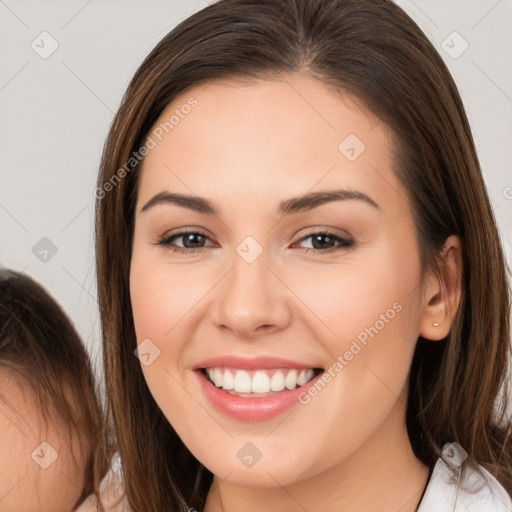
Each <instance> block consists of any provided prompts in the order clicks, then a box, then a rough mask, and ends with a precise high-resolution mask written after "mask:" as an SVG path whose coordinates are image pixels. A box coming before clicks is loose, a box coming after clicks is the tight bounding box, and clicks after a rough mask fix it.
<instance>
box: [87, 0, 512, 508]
mask: <svg viewBox="0 0 512 512" xmlns="http://www.w3.org/2000/svg"><path fill="white" fill-rule="evenodd" d="M95 195H96V197H97V198H98V203H97V267H98V291H99V300H100V305H101V316H102V325H103V335H104V361H105V371H106V385H107V394H108V404H109V411H108V412H109V418H110V419H111V423H112V424H113V425H114V426H115V436H116V440H117V448H118V451H119V455H120V459H121V462H122V475H123V480H122V481H121V482H118V485H122V486H123V487H124V490H125V493H126V496H125V498H124V506H125V507H126V508H130V509H131V510H134V511H143V510H144V511H162V510H180V511H185V510H191V509H196V510H199V511H206V512H217V511H224V512H230V511H236V510H244V511H253V510H268V511H272V510H288V511H296V510H297V511H299V510H311V511H312V510H327V509H330V510H333V509H334V510H344V511H356V510H357V511H360V510H365V511H374V510H375V511H376V510H379V511H383V510H386V511H387V510H390V511H391V510H393V511H395V510H401V511H410V512H413V511H420V512H427V511H429V510H437V511H444V510H446V511H448V510H450V511H451V510H464V508H463V507H465V510H477V508H473V509H472V508H471V507H473V506H474V507H476V506H480V507H481V508H479V509H478V510H483V509H485V510H495V511H498V510H499V511H502V510H509V508H510V507H512V502H511V501H510V494H511V493H512V453H511V452H512V449H511V447H512V444H511V436H510V434H511V424H510V420H509V419H508V418H507V417H506V412H505V405H506V404H507V403H508V396H507V394H506V391H507V388H506V386H504V384H506V371H507V366H508V364H509V358H510V351H509V344H508V340H509V313H510V309H509V308H510V293H509V288H508V285H507V276H506V272H505V264H504V258H503V252H502V248H501V245H500V241H499V238H498V233H497V229H496V224H495V220H494V217H493V212H492V208H491V206H490V203H489V199H488V196H487V193H486V189H485V184H484V181H483V179H482V175H481V171H480V167H479V163H478V158H477V155H476V152H475V148H474V143H473V139H472V135H471V132H470V128H469V124H468V121H467V118H466V115H465V112H464V108H463V105H462V102H461V99H460V96H459V94H458V92H457V89H456V86H455V84H454V82H453V80H452V78H451V76H450V74H449V72H448V70H447V68H446V66H445V65H444V63H443V61H442V59H441V58H440V56H439V55H438V54H437V52H436V51H435V49H434V48H433V46H432V44H431V43H430V42H429V41H428V39H427V38H426V37H425V35H424V34H423V33H422V32H421V30H420V29H419V28H418V27H417V26H416V25H415V23H414V22H413V21H412V20H411V19H410V18H409V17H408V16H406V15H405V14H404V12H403V11H402V10H401V9H400V8H398V7H397V6H396V5H394V4H393V3H392V2H391V1H388V0H363V1H361V0H329V1H327V0H321V1H319V0H315V1H313V0H268V1H265V2H259V1H258V2H256V1H253V0H221V1H219V2H217V3H215V4H213V5H211V6H209V7H207V8H206V9H204V10H202V11H200V12H198V13H196V14H194V15H193V16H191V17H190V18H188V19H187V20H185V21H183V22H182V23H181V24H180V25H178V26H177V27H176V28H175V29H174V30H172V31H171V32H170V33H169V34H168V35H167V36H166V37H165V38H164V39H163V40H162V41H161V42H160V43H159V44H158V45H157V47H156V48H155V49H154V50H153V51H152V52H151V53H150V55H149V56H148V57H147V58H146V59H145V61H144V62H143V63H142V65H141V66H140V68H139V70H138V71H137V73H136V74H135V76H134V78H133V80H132V81H131V83H130V85H129V87H128V90H127V92H126V94H125V97H124V99H123V103H122V105H121V107H120V109H119V111H118V113H117V115H116V117H115V120H114V122H113V125H112V127H111V130H110V133H109V136H108V139H107V142H106V145H105V150H104V154H103V158H102V163H101V170H100V174H99V178H98V188H97V190H96V193H95ZM135 356H136V357H135ZM502 386H503V389H501V387H502ZM500 389H501V390H502V391H503V395H502V396H501V397H500V398H501V399H500V400H497V397H498V395H499V392H500ZM107 501H108V500H107ZM105 504H106V505H107V508H108V506H110V503H107V502H105ZM482 507H483V508H482ZM100 508H101V506H100Z"/></svg>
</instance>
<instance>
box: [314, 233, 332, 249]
mask: <svg viewBox="0 0 512 512" xmlns="http://www.w3.org/2000/svg"><path fill="white" fill-rule="evenodd" d="M321 239H325V240H327V246H326V244H325V243H324V244H322V243H318V244H317V243H316V242H319V241H320V240H321ZM332 241H333V240H332V238H331V237H330V236H328V235H316V236H315V237H313V247H314V248H315V249H330V245H329V243H330V242H332Z"/></svg>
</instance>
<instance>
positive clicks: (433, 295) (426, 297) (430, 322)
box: [420, 235, 462, 341]
mask: <svg viewBox="0 0 512 512" xmlns="http://www.w3.org/2000/svg"><path fill="white" fill-rule="evenodd" d="M439 256H440V263H439V267H440V268H439V275H435V274H430V275H429V276H428V277H427V278H426V280H425V283H424V292H423V299H422V305H421V308H422V311H421V318H420V336H421V337H423V338H425V339H429V340H433V341H437V340H442V339H444V338H446V336H448V334H449V332H450V330H451V328H452V324H453V320H454V318H455V315H456V314H457V311H458V308H459V305H460V301H461V296H462V246H461V241H460V238H459V237H458V236H457V235H451V236H449V237H448V238H447V239H446V242H445V244H444V246H443V249H442V250H441V253H440V255H439Z"/></svg>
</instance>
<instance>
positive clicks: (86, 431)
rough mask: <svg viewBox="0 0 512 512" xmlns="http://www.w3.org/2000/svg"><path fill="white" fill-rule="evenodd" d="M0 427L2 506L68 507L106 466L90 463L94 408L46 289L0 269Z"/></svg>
mask: <svg viewBox="0 0 512 512" xmlns="http://www.w3.org/2000/svg"><path fill="white" fill-rule="evenodd" d="M0 432H1V433H2V436H1V440H0V460H1V463H0V510H2V511H5V512H27V511H36V510H37V511H40V512H46V511H48V512H69V511H70V510H75V509H76V507H77V506H78V505H79V504H80V503H82V502H84V500H85V498H86V497H87V496H88V495H89V494H90V493H91V492H93V490H94V487H95V485H96V486H97V485H98V484H99V480H101V478H103V476H104V475H105V473H106V470H107V467H106V465H103V466H99V467H96V468H95V467H94V459H95V451H96V450H97V449H101V444H99V445H98V437H99V435H100V433H101V408H100V404H99V401H98V398H97V395H96V390H95V384H94V378H93V373H92V369H91V366H90V362H89V357H88V355H87V352H86V350H85V348H84V346H83V344H82V342H81V341H80V338H79V336H78V334H77V333H76V330H75V328H74V327H73V325H72V324H71V322H70V320H69V319H68V317H67V316H66V314H65V313H64V311H63V310H62V309H61V308H60V306H59V305H58V304H57V303H56V302H55V301H54V300H53V299H52V297H51V296H50V295H49V294H48V293H47V292H46V290H44V288H43V287H41V286H40V285H39V284H38V283H36V282H35V281H34V280H33V279H31V278H30V277H28V276H27V275H24V274H22V273H18V272H14V271H11V270H7V269H0ZM103 458H104V457H99V456H98V457H97V460H102V459H103ZM95 476H96V478H97V479H98V482H97V483H96V484H95V482H94V478H95Z"/></svg>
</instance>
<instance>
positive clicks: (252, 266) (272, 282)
mask: <svg viewBox="0 0 512 512" xmlns="http://www.w3.org/2000/svg"><path fill="white" fill-rule="evenodd" d="M267 263H268V262H267V258H266V255H265V251H264V252H263V254H261V255H260V256H259V257H258V258H257V259H256V260H255V261H253V262H252V263H247V262H246V261H244V260H243V259H242V258H241V257H239V256H238V254H235V255H234V258H233V267H232V269H231V271H230V272H229V273H228V274H227V276H226V277H225V279H223V280H222V281H221V283H219V289H218V293H217V296H216V300H215V305H214V306H213V320H214V323H215V325H216V326H217V327H218V328H221V329H224V330H229V331H231V332H232V333H233V334H234V335H236V336H237V337H238V338H246V339H253V338H257V337H259V336H261V335H268V334H271V333H273V332H276V331H279V330H281V329H283V328H285V327H286V326H287V325H288V324H289V322H290V319H291V311H290V302H289V299H290V294H289V293H288V292H289V290H288V289H287V288H286V286H285V285H284V284H283V282H282V281H281V280H280V279H278V278H277V277H276V271H275V270H274V269H272V270H270V269H269V268H268V266H267Z"/></svg>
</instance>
